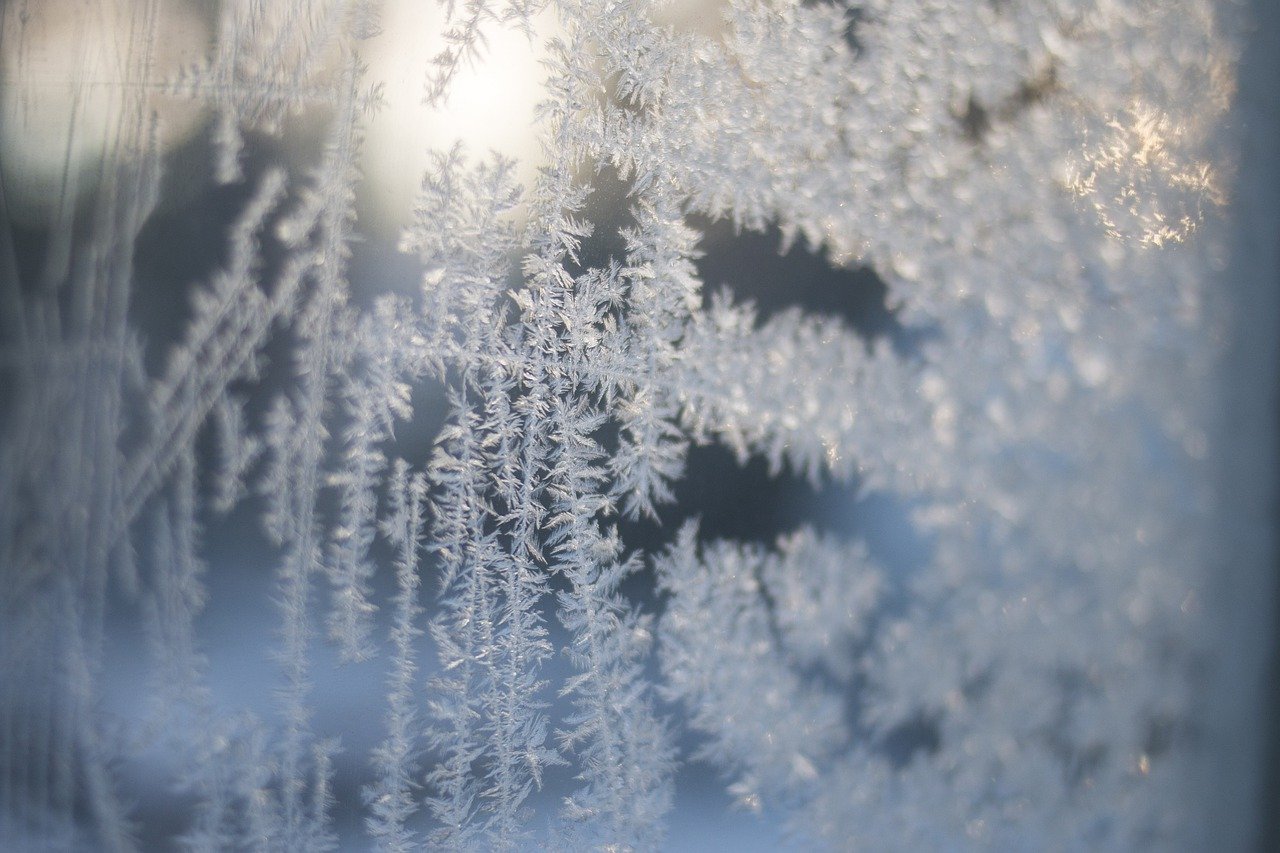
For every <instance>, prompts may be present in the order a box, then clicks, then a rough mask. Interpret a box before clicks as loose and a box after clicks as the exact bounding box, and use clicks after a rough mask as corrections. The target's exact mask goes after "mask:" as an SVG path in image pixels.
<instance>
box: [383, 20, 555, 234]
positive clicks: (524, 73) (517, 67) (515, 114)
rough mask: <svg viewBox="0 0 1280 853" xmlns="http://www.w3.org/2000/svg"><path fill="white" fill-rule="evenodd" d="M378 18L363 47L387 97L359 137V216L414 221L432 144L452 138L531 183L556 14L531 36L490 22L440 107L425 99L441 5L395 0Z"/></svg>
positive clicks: (391, 227) (397, 223) (390, 227)
mask: <svg viewBox="0 0 1280 853" xmlns="http://www.w3.org/2000/svg"><path fill="white" fill-rule="evenodd" d="M381 24H382V32H381V33H380V34H379V35H378V36H377V37H375V38H373V39H371V40H370V41H368V42H366V43H365V44H364V45H363V50H362V55H363V56H364V58H365V60H366V61H367V62H368V63H369V74H368V77H367V79H370V80H377V81H381V83H382V86H383V88H382V99H383V103H382V107H381V109H379V111H378V112H377V114H376V115H374V116H373V117H372V118H371V119H370V121H369V124H368V128H367V132H366V135H365V147H364V163H363V168H364V174H365V180H364V184H363V187H362V194H363V198H362V202H363V206H364V207H365V208H366V211H365V212H363V213H362V216H361V219H362V220H363V221H364V222H366V223H367V224H368V225H370V226H372V227H373V228H375V229H377V230H379V231H382V232H383V233H384V234H387V235H394V234H396V233H398V229H399V228H400V227H402V226H403V225H404V224H405V223H407V222H409V221H410V219H411V216H410V214H411V212H412V210H413V202H414V199H415V198H416V196H417V194H418V188H419V186H420V184H421V182H422V176H423V175H424V174H425V173H426V171H427V169H428V168H429V166H430V163H431V158H430V155H431V152H432V151H447V150H448V149H449V148H451V147H452V146H453V144H454V143H455V142H458V141H462V142H463V143H464V144H465V145H466V147H467V149H468V151H469V152H470V153H471V154H472V156H475V157H484V156H486V155H487V154H488V152H489V151H491V150H492V151H497V152H499V153H501V154H503V155H504V156H506V157H511V158H514V159H516V160H518V161H519V168H518V170H517V172H516V175H517V178H518V179H519V180H520V181H521V182H522V183H523V184H524V185H525V186H526V187H527V186H529V185H530V184H531V183H532V182H533V179H534V178H535V176H536V174H537V169H538V167H539V166H541V165H544V164H545V163H546V157H545V155H544V154H543V152H542V151H541V147H540V145H539V143H538V133H539V127H538V126H537V125H536V124H535V122H534V110H535V107H536V106H537V104H538V102H539V101H541V100H542V99H543V98H544V97H546V87H545V84H544V81H545V79H546V75H547V70H546V68H544V67H543V66H542V64H541V62H542V60H543V59H544V58H545V57H546V50H545V45H546V43H547V40H548V39H550V38H552V37H553V36H555V35H557V34H558V33H559V28H558V26H557V25H556V23H555V21H554V17H553V16H552V15H551V14H550V13H549V12H545V11H544V12H543V13H541V14H540V15H538V16H537V17H536V18H535V19H534V28H533V37H532V39H530V38H529V37H528V36H526V35H525V34H523V33H521V32H520V31H518V30H516V29H513V28H511V27H510V26H503V25H501V24H496V23H493V22H486V24H485V25H484V42H485V43H484V45H483V46H482V47H481V50H482V55H481V56H480V57H478V58H477V59H476V60H475V61H474V62H467V61H466V60H465V59H464V60H463V65H462V67H461V68H460V69H459V70H458V72H457V74H456V75H455V76H454V78H453V81H452V83H451V85H450V88H449V96H448V99H447V101H446V102H445V103H444V104H443V105H441V106H439V107H428V106H426V105H424V104H423V102H422V101H423V96H424V94H425V92H426V82H427V76H428V73H429V71H430V70H431V68H432V65H431V59H432V58H433V57H434V56H436V55H437V54H438V53H439V52H440V50H441V48H442V47H443V46H444V41H443V39H442V36H441V33H442V31H443V30H444V29H445V26H446V23H445V20H444V11H443V10H442V9H441V7H440V6H439V5H438V4H436V3H433V2H429V0H427V2H424V0H391V2H389V3H388V4H387V6H386V7H385V9H384V10H383V14H382V16H381Z"/></svg>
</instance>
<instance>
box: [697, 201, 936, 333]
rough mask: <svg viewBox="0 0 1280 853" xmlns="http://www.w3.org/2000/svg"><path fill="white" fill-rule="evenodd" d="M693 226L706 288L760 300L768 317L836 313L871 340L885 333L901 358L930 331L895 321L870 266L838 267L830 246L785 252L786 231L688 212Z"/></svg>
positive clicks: (758, 303)
mask: <svg viewBox="0 0 1280 853" xmlns="http://www.w3.org/2000/svg"><path fill="white" fill-rule="evenodd" d="M689 224H690V225H691V226H692V227H693V228H695V229H696V230H698V231H699V232H701V233H702V235H703V238H702V241H701V243H700V246H701V249H702V251H703V252H704V254H703V256H702V257H701V258H699V259H698V261H697V267H698V273H699V275H700V276H701V277H702V280H703V283H704V285H705V291H704V292H705V293H707V294H711V293H715V292H716V291H718V290H721V289H724V288H728V289H729V290H730V291H731V292H732V293H733V295H734V297H735V298H736V299H738V300H739V301H744V300H748V299H749V300H751V301H752V302H753V303H755V305H756V308H757V309H758V310H759V312H760V316H761V319H763V320H767V319H768V318H769V317H770V316H772V315H774V314H777V313H779V312H781V311H784V310H786V309H788V308H799V309H801V310H803V311H805V312H806V313H810V314H826V315H828V316H832V317H838V318H840V319H841V320H843V321H844V322H845V323H847V324H848V325H849V327H850V328H852V329H853V330H854V331H855V332H857V333H858V335H860V336H861V337H862V338H863V339H865V340H866V341H867V343H868V345H871V344H872V343H874V342H875V341H876V340H878V339H880V338H887V339H888V340H889V341H890V342H891V343H892V344H893V347H894V350H895V352H897V353H898V354H899V355H902V356H907V355H909V354H911V353H913V352H915V351H916V350H917V348H918V346H919V344H920V342H921V341H922V340H923V339H924V338H925V337H928V336H929V335H930V334H932V333H933V332H931V331H930V330H926V329H913V328H909V327H907V326H904V325H903V324H902V323H901V322H900V321H899V320H898V317H897V315H896V312H895V310H894V309H893V308H891V307H890V304H889V289H888V287H887V286H886V285H885V283H884V281H883V280H882V279H881V278H880V276H878V275H876V272H875V270H873V269H871V268H870V267H853V268H849V269H846V268H843V267H838V266H835V265H833V264H832V263H831V261H830V260H829V259H828V257H827V250H826V248H825V247H823V248H820V249H818V250H817V251H813V250H811V249H809V248H808V247H807V246H804V245H802V244H801V243H800V242H798V241H797V242H796V243H795V244H793V245H792V246H791V248H790V249H789V250H788V251H787V252H786V254H780V253H779V250H780V248H781V246H782V231H781V229H780V228H778V227H777V226H776V225H774V226H771V227H770V228H769V230H768V231H766V232H764V233H760V232H757V231H741V232H737V233H735V231H734V227H733V223H731V222H729V221H728V220H710V219H707V218H706V217H703V216H690V217H689Z"/></svg>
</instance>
